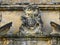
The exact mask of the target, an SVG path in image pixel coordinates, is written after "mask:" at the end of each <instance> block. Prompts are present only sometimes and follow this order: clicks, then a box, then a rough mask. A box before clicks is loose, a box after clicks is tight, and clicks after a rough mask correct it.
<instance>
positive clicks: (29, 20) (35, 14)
mask: <svg viewBox="0 0 60 45" xmlns="http://www.w3.org/2000/svg"><path fill="white" fill-rule="evenodd" d="M24 12H25V15H23V16H21V20H22V25H21V27H20V32H21V33H22V34H24V35H26V36H28V35H32V36H35V35H41V34H42V31H41V29H42V27H43V26H42V24H43V22H42V20H41V15H40V14H39V13H40V12H39V10H38V7H37V6H32V5H29V6H28V7H26V9H25V10H24Z"/></svg>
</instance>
